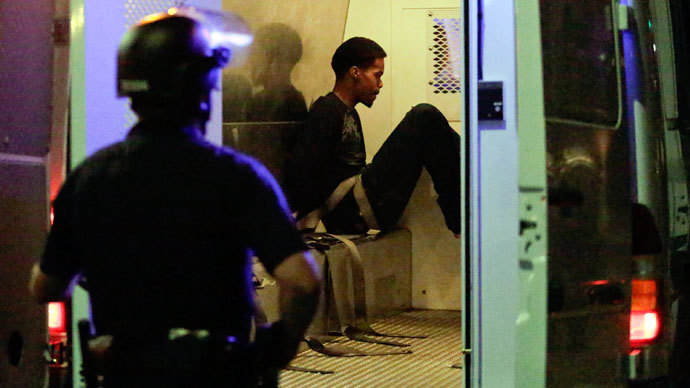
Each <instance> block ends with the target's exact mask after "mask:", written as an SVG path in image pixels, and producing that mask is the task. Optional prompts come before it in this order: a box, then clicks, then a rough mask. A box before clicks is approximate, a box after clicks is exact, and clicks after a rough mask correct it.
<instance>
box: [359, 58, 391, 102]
mask: <svg viewBox="0 0 690 388" xmlns="http://www.w3.org/2000/svg"><path fill="white" fill-rule="evenodd" d="M383 68H384V64H383V58H376V60H374V63H372V64H371V66H369V67H367V68H366V69H359V77H357V82H356V83H355V89H356V95H357V100H358V101H359V102H361V103H362V104H364V105H366V106H367V107H369V108H371V106H372V105H373V104H374V100H376V96H377V95H378V94H379V90H380V89H381V88H382V87H383V82H382V81H381V77H382V76H383Z"/></svg>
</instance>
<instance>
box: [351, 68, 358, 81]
mask: <svg viewBox="0 0 690 388" xmlns="http://www.w3.org/2000/svg"><path fill="white" fill-rule="evenodd" d="M350 76H351V77H352V78H354V79H359V67H357V66H352V67H350Z"/></svg>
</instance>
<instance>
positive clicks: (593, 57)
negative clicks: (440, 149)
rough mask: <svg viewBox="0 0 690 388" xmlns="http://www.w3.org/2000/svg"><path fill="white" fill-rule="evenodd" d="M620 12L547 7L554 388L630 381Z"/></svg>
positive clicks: (611, 6) (594, 4)
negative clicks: (625, 364)
mask: <svg viewBox="0 0 690 388" xmlns="http://www.w3.org/2000/svg"><path fill="white" fill-rule="evenodd" d="M612 10H616V12H612ZM617 10H618V2H617V1H611V0H588V1H578V2H571V1H557V0H541V1H540V12H541V28H542V50H543V69H544V109H545V114H546V151H547V162H546V163H547V182H548V190H549V193H548V198H549V199H548V205H549V206H548V224H549V225H548V229H549V231H548V242H549V248H548V253H549V254H548V257H549V261H548V266H549V277H548V284H549V295H548V310H549V321H548V339H549V340H548V356H547V360H548V362H547V382H548V386H550V387H566V386H567V387H574V386H575V387H577V386H585V385H586V386H592V385H596V386H617V385H622V384H623V382H624V380H625V373H623V370H622V368H623V361H624V360H625V359H626V356H627V350H628V342H629V339H628V336H629V309H630V302H629V300H630V276H631V263H630V250H631V229H630V213H631V203H630V201H631V196H630V177H629V176H630V156H629V140H628V137H629V133H628V131H627V129H626V128H627V127H626V123H625V122H624V121H625V120H624V118H623V117H624V114H623V92H624V90H623V89H624V88H623V85H622V82H623V81H622V75H621V71H622V70H621V63H622V54H621V53H622V51H621V48H620V42H619V31H618V26H617V20H616V19H617V18H615V17H614V15H616V14H617Z"/></svg>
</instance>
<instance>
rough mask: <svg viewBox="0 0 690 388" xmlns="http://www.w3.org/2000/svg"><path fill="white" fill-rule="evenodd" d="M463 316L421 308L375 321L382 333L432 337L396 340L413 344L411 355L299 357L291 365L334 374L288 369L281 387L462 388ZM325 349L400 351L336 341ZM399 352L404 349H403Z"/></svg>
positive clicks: (311, 353)
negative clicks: (335, 347) (339, 347)
mask: <svg viewBox="0 0 690 388" xmlns="http://www.w3.org/2000/svg"><path fill="white" fill-rule="evenodd" d="M461 320H462V316H461V312H460V311H441V310H417V311H411V312H406V313H402V314H399V315H396V316H394V317H391V318H387V319H385V320H382V321H379V322H377V323H374V324H373V325H372V327H373V328H374V329H375V330H377V331H380V332H391V333H404V334H406V335H411V336H414V335H419V336H428V338H396V340H398V341H400V342H404V343H406V344H409V345H410V346H409V347H406V348H405V349H409V350H411V351H412V353H411V354H406V355H389V356H364V357H329V356H327V355H324V354H320V353H318V352H315V351H313V350H307V351H305V352H302V353H300V354H299V355H298V356H297V357H296V358H295V359H294V360H293V361H292V363H291V365H293V366H295V367H301V368H309V369H315V370H323V371H333V372H334V373H332V374H318V373H305V372H300V371H295V370H293V371H290V370H285V371H282V372H281V375H280V387H281V388H288V387H294V388H303V387H316V388H320V387H347V388H352V387H362V388H364V387H367V388H369V387H458V386H460V385H461V383H462V373H463V372H462V369H458V368H453V367H452V366H453V365H456V366H458V365H461V364H462V335H461ZM325 345H326V346H329V345H331V346H335V345H340V346H347V347H348V348H353V349H359V350H361V351H367V352H380V351H389V350H391V349H396V348H395V347H391V346H386V345H380V344H373V343H365V342H359V341H352V340H350V339H348V338H347V337H345V336H343V337H336V338H334V339H333V340H332V342H329V343H326V344H325ZM398 349H399V348H398Z"/></svg>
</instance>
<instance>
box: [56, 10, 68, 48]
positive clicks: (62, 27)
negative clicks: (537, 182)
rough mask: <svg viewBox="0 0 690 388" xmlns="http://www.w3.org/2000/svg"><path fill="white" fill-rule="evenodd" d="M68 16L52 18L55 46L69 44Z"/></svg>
mask: <svg viewBox="0 0 690 388" xmlns="http://www.w3.org/2000/svg"><path fill="white" fill-rule="evenodd" d="M69 30H70V19H69V17H63V18H56V19H53V43H54V44H55V45H56V46H69V36H70V31H69Z"/></svg>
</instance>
